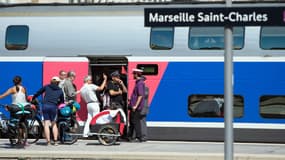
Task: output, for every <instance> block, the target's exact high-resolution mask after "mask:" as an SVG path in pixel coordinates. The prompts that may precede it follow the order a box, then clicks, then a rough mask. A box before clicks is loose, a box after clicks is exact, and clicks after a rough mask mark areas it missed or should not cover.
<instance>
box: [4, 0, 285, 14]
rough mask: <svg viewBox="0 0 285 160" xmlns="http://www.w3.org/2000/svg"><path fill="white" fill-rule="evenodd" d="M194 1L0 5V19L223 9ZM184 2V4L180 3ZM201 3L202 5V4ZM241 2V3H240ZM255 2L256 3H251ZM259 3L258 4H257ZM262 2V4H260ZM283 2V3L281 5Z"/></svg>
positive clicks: (273, 3)
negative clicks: (185, 9) (153, 10)
mask: <svg viewBox="0 0 285 160" xmlns="http://www.w3.org/2000/svg"><path fill="white" fill-rule="evenodd" d="M199 1H200V3H194V2H197V1H195V0H193V1H191V2H193V3H185V1H183V0H182V1H181V2H180V1H177V2H175V3H138V4H136V3H119V4H116V3H111V4H108V3H107V4H106V3H105V4H94V3H92V4H89V3H88V4H63V3H50V4H26V3H25V4H0V17H5V16H8V17H10V16H88V15H90V16H92V15H98V14H99V15H100V16H101V15H108V16H109V15H142V14H143V11H144V8H193V7H197V8H203V7H205V8H207V7H211V8H212V7H225V3H221V1H219V0H218V1H213V2H211V3H210V2H209V1H208V2H206V0H199ZM182 2H184V3H182ZM202 2H203V3H202ZM234 2H238V3H233V5H232V7H276V6H285V1H281V0H280V1H278V0H274V1H273V0H264V1H245V0H239V1H234ZM241 2H243V3H241ZM253 2H256V3H253ZM257 2H260V3H257ZM261 2H262V3H261ZM282 2H283V3H282Z"/></svg>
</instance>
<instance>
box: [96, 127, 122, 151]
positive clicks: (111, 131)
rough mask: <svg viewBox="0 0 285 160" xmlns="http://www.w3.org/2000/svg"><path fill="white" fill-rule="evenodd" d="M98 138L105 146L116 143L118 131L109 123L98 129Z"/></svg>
mask: <svg viewBox="0 0 285 160" xmlns="http://www.w3.org/2000/svg"><path fill="white" fill-rule="evenodd" d="M99 134H101V135H98V140H99V142H100V143H101V144H103V145H105V146H110V145H113V144H115V143H116V141H117V136H116V135H117V134H118V131H116V130H115V128H114V127H112V126H111V125H104V126H102V127H101V128H100V129H99Z"/></svg>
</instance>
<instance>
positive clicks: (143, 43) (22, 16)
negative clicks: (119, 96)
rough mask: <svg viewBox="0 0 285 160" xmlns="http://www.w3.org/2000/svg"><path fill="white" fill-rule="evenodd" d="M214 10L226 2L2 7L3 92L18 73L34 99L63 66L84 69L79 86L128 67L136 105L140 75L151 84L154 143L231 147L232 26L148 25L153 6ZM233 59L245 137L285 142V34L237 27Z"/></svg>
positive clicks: (240, 136)
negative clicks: (228, 71)
mask: <svg viewBox="0 0 285 160" xmlns="http://www.w3.org/2000/svg"><path fill="white" fill-rule="evenodd" d="M254 2H256V1H254ZM213 6H214V7H219V6H221V7H224V4H221V3H214V4H212V3H193V4H175V3H174V4H171V3H168V4H167V5H165V4H151V5H150V4H145V5H144V4H141V5H133V4H124V5H123V4H120V5H59V4H58V5H12V6H1V8H0V37H1V38H0V56H1V59H0V68H1V69H0V84H1V87H0V92H1V93H3V92H4V91H5V90H6V89H7V88H8V87H10V86H11V85H12V78H13V77H14V76H15V75H20V76H22V78H23V85H24V86H25V87H26V88H27V91H28V93H29V94H33V93H35V91H37V89H39V88H40V87H42V86H43V85H45V84H47V83H49V80H50V78H51V77H52V76H54V75H57V74H58V72H59V71H60V70H62V69H63V70H66V71H69V70H73V71H75V72H76V79H75V84H76V86H77V88H78V89H80V88H81V87H82V85H83V78H84V76H85V75H87V74H91V75H92V76H93V79H94V83H96V84H100V83H101V81H102V73H106V74H110V73H111V72H113V71H115V70H118V71H120V73H121V78H122V79H123V80H124V82H125V83H126V85H127V87H128V94H127V95H126V96H125V102H126V103H127V99H128V98H129V97H130V95H131V92H132V89H133V87H134V83H135V81H134V79H133V77H132V73H131V71H132V68H136V67H139V68H142V69H143V70H144V75H145V77H146V78H147V80H146V84H147V85H148V87H149V88H150V93H149V105H150V113H149V114H148V116H147V125H148V133H149V139H151V140H190V141H223V139H224V58H223V56H224V30H223V27H208V26H201V27H191V26H189V27H145V26H144V8H150V7H151V8H155V7H157V8H163V7H172V8H175V7H180V8H181V7H186V8H194V7H199V8H201V7H213ZM233 6H234V7H245V6H251V7H255V6H267V7H268V6H269V7H270V6H285V4H284V3H272V2H271V3H250V4H249V3H234V4H233ZM233 54H234V62H233V66H234V71H233V72H234V73H233V84H234V87H233V88H234V91H233V92H234V93H233V94H234V97H233V99H234V105H233V115H234V138H235V141H238V142H278V143H279V142H281V143H284V142H285V138H284V135H285V130H284V129H285V76H284V74H283V73H284V70H285V28H284V27H277V26H271V27H261V26H252V27H233ZM77 101H78V102H79V103H80V105H81V106H82V107H81V109H80V111H79V112H78V113H77V120H78V121H79V122H80V125H81V126H83V123H84V121H85V120H86V118H87V111H86V104H84V102H83V101H82V99H81V98H80V96H78V97H77ZM9 102H11V99H10V98H9V97H7V98H5V99H2V100H1V103H9ZM1 112H2V113H3V114H4V115H5V116H9V114H8V113H7V112H5V111H3V110H1Z"/></svg>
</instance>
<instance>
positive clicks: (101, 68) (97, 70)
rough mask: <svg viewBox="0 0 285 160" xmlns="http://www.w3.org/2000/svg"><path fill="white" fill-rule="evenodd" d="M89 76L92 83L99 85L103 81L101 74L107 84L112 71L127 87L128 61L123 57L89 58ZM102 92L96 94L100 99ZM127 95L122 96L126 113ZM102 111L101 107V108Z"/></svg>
mask: <svg viewBox="0 0 285 160" xmlns="http://www.w3.org/2000/svg"><path fill="white" fill-rule="evenodd" d="M89 61H90V65H89V72H90V73H89V74H91V75H92V77H93V83H95V84H96V85H98V86H99V85H101V83H102V81H103V73H104V74H106V75H107V77H108V82H109V81H110V80H111V76H110V74H111V73H112V72H114V71H118V72H119V73H120V78H121V80H122V81H123V82H124V84H125V85H126V87H127V86H128V81H127V79H128V78H127V77H128V76H127V65H128V61H127V59H126V58H125V57H89ZM101 93H102V92H98V93H97V97H100V94H101ZM127 95H128V94H123V101H124V110H125V112H127ZM101 109H102V107H101Z"/></svg>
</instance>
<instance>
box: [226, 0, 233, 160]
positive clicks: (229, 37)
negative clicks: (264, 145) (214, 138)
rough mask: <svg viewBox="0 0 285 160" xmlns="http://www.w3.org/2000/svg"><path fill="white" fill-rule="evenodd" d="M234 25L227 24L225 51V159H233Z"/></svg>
mask: <svg viewBox="0 0 285 160" xmlns="http://www.w3.org/2000/svg"><path fill="white" fill-rule="evenodd" d="M226 6H227V7H231V6H232V0H226ZM232 47H233V27H232V26H231V25H225V53H224V100H225V107H224V108H225V113H224V116H225V118H224V124H225V130H224V133H225V137H224V159H225V160H233V158H234V152H233V146H234V144H233V141H234V135H233V134H234V131H233V77H234V74H233V49H232Z"/></svg>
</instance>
